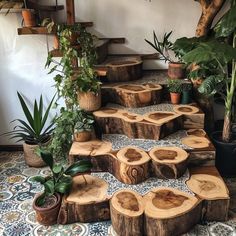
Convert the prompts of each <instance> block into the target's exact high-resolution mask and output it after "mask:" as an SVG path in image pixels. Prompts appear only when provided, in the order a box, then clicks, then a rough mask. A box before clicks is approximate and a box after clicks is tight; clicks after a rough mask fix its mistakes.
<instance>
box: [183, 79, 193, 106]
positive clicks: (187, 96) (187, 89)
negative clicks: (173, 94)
mask: <svg viewBox="0 0 236 236" xmlns="http://www.w3.org/2000/svg"><path fill="white" fill-rule="evenodd" d="M191 91H192V83H191V82H190V83H184V84H182V99H181V103H182V104H188V103H190V102H191Z"/></svg>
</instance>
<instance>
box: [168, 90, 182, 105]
mask: <svg viewBox="0 0 236 236" xmlns="http://www.w3.org/2000/svg"><path fill="white" fill-rule="evenodd" d="M170 100H171V103H172V104H179V103H180V93H170Z"/></svg>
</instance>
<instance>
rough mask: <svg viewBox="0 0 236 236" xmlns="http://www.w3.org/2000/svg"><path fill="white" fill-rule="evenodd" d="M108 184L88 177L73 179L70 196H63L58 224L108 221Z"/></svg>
mask: <svg viewBox="0 0 236 236" xmlns="http://www.w3.org/2000/svg"><path fill="white" fill-rule="evenodd" d="M107 190H108V183H107V182H105V181H104V180H102V179H99V178H97V177H93V176H90V175H83V176H82V175H80V176H76V177H74V178H73V186H72V190H71V192H70V194H69V195H68V196H65V197H64V198H63V201H62V206H61V209H60V212H59V216H58V223H59V224H71V223H75V222H83V223H87V222H97V221H102V220H109V219H110V210H109V198H110V197H109V196H108V195H107Z"/></svg>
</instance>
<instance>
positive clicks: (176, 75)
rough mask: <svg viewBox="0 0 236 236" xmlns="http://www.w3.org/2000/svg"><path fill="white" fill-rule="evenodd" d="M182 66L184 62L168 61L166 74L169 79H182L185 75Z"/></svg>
mask: <svg viewBox="0 0 236 236" xmlns="http://www.w3.org/2000/svg"><path fill="white" fill-rule="evenodd" d="M184 66H185V64H184V63H178V62H170V63H169V68H168V76H169V77H170V78H171V79H183V78H184V77H185V68H184Z"/></svg>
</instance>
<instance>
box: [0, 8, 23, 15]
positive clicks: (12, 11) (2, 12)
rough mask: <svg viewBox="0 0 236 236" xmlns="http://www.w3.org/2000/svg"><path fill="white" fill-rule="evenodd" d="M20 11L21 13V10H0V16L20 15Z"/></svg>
mask: <svg viewBox="0 0 236 236" xmlns="http://www.w3.org/2000/svg"><path fill="white" fill-rule="evenodd" d="M21 11H22V8H20V9H14V8H13V9H10V10H8V9H1V10H0V14H10V13H21Z"/></svg>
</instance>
